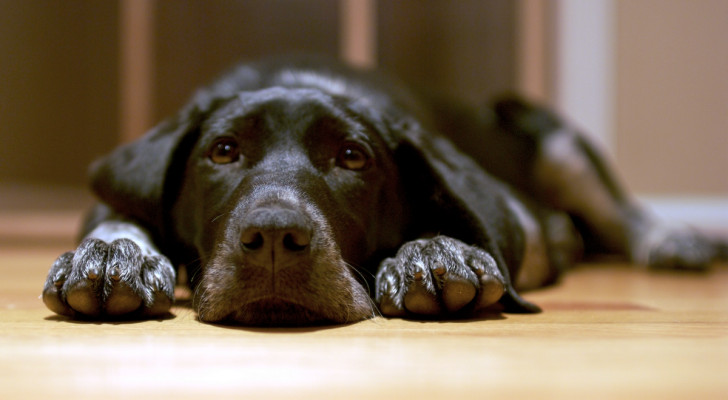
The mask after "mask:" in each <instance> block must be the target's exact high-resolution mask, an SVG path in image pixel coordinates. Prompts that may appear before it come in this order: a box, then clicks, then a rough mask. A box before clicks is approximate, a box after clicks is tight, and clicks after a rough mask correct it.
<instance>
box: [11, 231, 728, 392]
mask: <svg viewBox="0 0 728 400" xmlns="http://www.w3.org/2000/svg"><path fill="white" fill-rule="evenodd" d="M61 250H63V249H62V248H61V247H60V246H58V245H45V246H27V245H13V246H2V247H0V271H1V272H2V277H1V278H0V399H21V398H22V399H32V398H44V399H47V398H51V397H54V398H62V399H65V398H94V399H98V398H135V399H136V398H152V397H156V398H159V397H160V396H161V397H162V398H223V397H232V398H266V399H269V398H281V397H288V398H296V399H301V398H375V397H376V398H404V397H402V396H407V397H406V398H416V399H427V398H449V399H463V398H480V399H482V398H491V397H492V396H494V397H493V398H506V397H507V398H528V399H544V398H559V399H563V398H577V397H578V398H589V399H595V398H620V399H621V398H634V399H648V398H655V399H670V398H674V399H697V398H699V399H718V398H728V369H727V368H726V367H728V269H726V268H725V267H721V268H717V269H716V270H715V271H713V272H712V273H710V274H707V275H691V274H687V275H685V274H654V273H647V272H644V271H640V270H636V269H634V268H630V267H628V266H625V265H616V264H613V265H605V264H602V265H590V266H588V267H584V268H579V269H578V270H576V271H574V272H573V273H571V274H570V275H569V276H568V277H567V278H566V279H565V281H564V282H563V283H562V284H561V285H559V286H557V287H554V288H551V289H548V290H543V291H539V292H532V293H529V294H528V295H527V296H526V297H527V298H528V299H530V300H533V301H535V302H537V303H539V304H540V305H542V306H543V308H544V310H545V311H544V312H543V313H542V314H538V315H502V316H500V317H497V318H491V319H486V320H469V321H451V322H416V321H403V320H387V319H382V318H378V319H375V320H370V321H364V322H360V323H357V324H353V325H349V326H338V327H327V328H313V329H312V328H307V329H250V328H229V327H221V326H212V325H206V324H202V323H199V322H198V321H197V320H196V318H195V314H194V312H193V311H192V310H190V309H189V308H175V309H174V315H175V317H174V318H172V319H168V320H165V321H150V322H138V323H82V322H74V321H70V320H67V319H64V318H60V317H56V316H54V315H53V314H52V313H50V312H49V311H47V310H46V309H45V308H44V306H43V305H42V303H41V301H40V300H39V299H38V295H39V294H40V291H41V285H42V282H43V280H44V277H45V273H46V270H47V268H48V266H49V265H50V264H51V262H52V261H53V259H54V258H55V256H56V255H57V254H58V253H59V252H60V251H61ZM208 395H214V396H210V397H208ZM202 396H205V397H202Z"/></svg>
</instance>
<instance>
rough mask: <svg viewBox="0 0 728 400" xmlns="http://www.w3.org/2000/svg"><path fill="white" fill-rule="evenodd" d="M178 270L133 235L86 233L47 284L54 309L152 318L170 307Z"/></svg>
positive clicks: (74, 313)
mask: <svg viewBox="0 0 728 400" xmlns="http://www.w3.org/2000/svg"><path fill="white" fill-rule="evenodd" d="M174 282H175V272H174V268H173V267H172V264H171V263H170V262H169V260H168V259H167V258H166V257H164V256H161V255H144V254H142V251H141V249H140V248H139V246H138V245H137V244H136V243H134V242H133V241H131V240H129V239H117V240H114V241H113V242H111V243H106V242H104V241H102V240H99V239H86V240H84V241H83V242H81V244H80V245H79V247H78V249H76V251H69V252H67V253H65V254H63V255H61V256H60V257H58V259H57V260H56V261H55V263H54V264H53V266H52V267H51V270H50V272H49V273H48V278H47V279H46V283H45V286H44V288H43V296H42V297H43V302H44V303H45V304H46V306H47V307H48V308H49V309H50V310H51V311H53V312H55V313H57V314H61V315H66V316H69V317H74V318H93V319H104V318H120V317H124V318H150V317H158V316H163V315H165V314H167V313H168V312H169V309H170V307H171V306H172V302H173V301H174Z"/></svg>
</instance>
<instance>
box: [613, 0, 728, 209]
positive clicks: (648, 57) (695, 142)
mask: <svg viewBox="0 0 728 400" xmlns="http://www.w3.org/2000/svg"><path fill="white" fill-rule="evenodd" d="M616 6H617V23H618V25H617V38H616V54H617V60H616V74H617V88H616V89H617V93H616V149H615V160H616V163H617V165H618V167H619V168H620V170H621V171H622V172H623V174H622V175H623V176H624V178H625V180H626V182H627V184H628V186H629V187H631V188H633V189H634V190H635V191H637V192H640V193H645V194H652V195H675V194H682V195H686V194H687V195H692V196H696V195H697V196H705V195H711V196H728V79H726V71H728V23H727V22H728V2H726V1H724V0H699V1H683V0H636V1H618V2H616Z"/></svg>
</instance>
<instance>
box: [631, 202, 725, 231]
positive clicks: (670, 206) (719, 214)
mask: <svg viewBox="0 0 728 400" xmlns="http://www.w3.org/2000/svg"><path fill="white" fill-rule="evenodd" d="M638 200H639V201H640V202H641V203H642V204H643V205H645V206H646V207H647V208H648V209H650V210H652V212H654V213H655V214H656V215H658V216H659V217H661V218H664V219H666V220H669V221H679V222H683V223H686V224H688V225H691V226H693V227H695V228H698V229H701V230H704V231H706V232H711V233H720V234H726V235H728V196H638Z"/></svg>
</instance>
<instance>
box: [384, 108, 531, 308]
mask: <svg viewBox="0 0 728 400" xmlns="http://www.w3.org/2000/svg"><path fill="white" fill-rule="evenodd" d="M397 131H399V133H400V134H402V137H401V138H400V141H399V146H398V148H397V150H396V151H395V157H396V158H397V162H398V165H399V168H400V173H401V174H402V178H403V181H404V182H405V185H407V188H406V191H407V192H408V193H414V195H415V196H417V197H419V200H420V204H422V206H421V208H419V209H415V210H413V213H414V214H415V215H414V219H416V220H417V222H416V223H417V224H423V221H427V223H426V225H423V226H418V228H417V229H420V230H423V231H428V230H429V231H430V232H433V233H443V234H447V233H448V232H456V233H457V234H458V235H461V236H462V237H461V238H460V239H465V240H472V243H471V244H477V245H478V246H480V247H482V248H484V249H485V250H486V251H488V252H489V253H490V254H491V255H492V256H493V258H494V259H495V260H496V262H497V263H498V267H499V270H500V271H501V273H502V275H503V277H504V278H505V280H506V293H505V294H504V295H503V297H502V298H501V299H500V303H501V305H502V306H503V307H504V308H505V310H506V311H508V312H523V313H531V312H539V311H540V308H539V307H538V306H537V305H535V304H533V303H530V302H528V301H526V300H525V299H523V298H522V297H521V296H520V295H519V294H518V293H517V292H516V290H515V288H514V287H513V283H512V280H511V275H514V274H515V273H516V272H517V271H516V268H517V266H514V265H511V264H512V263H510V264H509V263H508V261H509V260H510V259H512V258H514V257H513V254H512V251H513V250H514V249H512V248H507V247H499V244H500V245H501V246H502V245H504V244H505V245H507V244H509V243H517V242H518V241H519V240H522V238H519V237H517V232H521V231H520V230H519V228H518V227H517V226H514V224H515V223H516V222H515V220H514V219H513V218H510V217H509V215H510V214H509V211H508V208H507V205H506V202H507V199H506V196H508V195H509V194H510V193H509V189H507V188H506V187H505V186H504V185H503V184H502V183H500V182H499V181H497V180H496V179H494V178H492V177H491V176H489V175H488V174H487V173H486V172H485V171H483V169H482V168H481V167H480V166H478V165H477V164H476V163H475V162H474V161H473V160H472V159H471V158H469V157H468V156H466V155H464V154H462V153H461V152H460V151H459V150H458V149H457V148H455V146H454V145H453V144H452V143H451V142H450V141H449V140H447V139H445V138H443V137H441V136H439V135H436V134H432V133H430V132H428V131H426V130H423V129H420V128H419V127H418V126H417V125H416V124H411V123H407V122H405V123H404V124H403V125H402V126H400V127H399V128H397ZM423 197H424V201H422V200H423ZM417 214H421V215H417ZM429 224H431V226H427V225H429ZM443 228H444V230H443ZM509 253H511V254H509Z"/></svg>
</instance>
